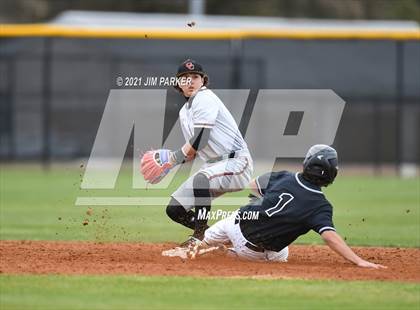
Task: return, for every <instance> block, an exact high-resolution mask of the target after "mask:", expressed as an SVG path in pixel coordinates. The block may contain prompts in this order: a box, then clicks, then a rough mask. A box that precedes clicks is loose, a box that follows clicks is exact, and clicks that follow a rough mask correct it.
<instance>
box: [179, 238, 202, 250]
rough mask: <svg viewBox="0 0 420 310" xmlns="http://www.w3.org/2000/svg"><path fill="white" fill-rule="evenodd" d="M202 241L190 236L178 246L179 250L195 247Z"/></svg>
mask: <svg viewBox="0 0 420 310" xmlns="http://www.w3.org/2000/svg"><path fill="white" fill-rule="evenodd" d="M201 243H202V241H201V240H200V239H197V238H196V237H193V236H190V237H189V238H188V239H187V240H186V241H184V242H183V243H181V244H180V247H181V248H188V247H193V246H195V245H200V244H201Z"/></svg>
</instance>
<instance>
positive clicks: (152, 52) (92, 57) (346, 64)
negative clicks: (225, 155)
mask: <svg viewBox="0 0 420 310" xmlns="http://www.w3.org/2000/svg"><path fill="white" fill-rule="evenodd" d="M419 55H420V42H419V41H405V42H404V41H399V43H397V42H396V41H381V40H375V41H367V40H280V39H278V40H246V41H243V42H238V41H236V42H231V41H229V40H225V41H223V40H209V41H202V40H195V41H194V40H193V41H190V40H148V39H142V40H126V39H65V38H54V39H51V38H50V39H47V40H45V39H43V38H19V39H1V40H0V57H1V58H0V74H1V80H0V100H1V101H0V103H1V119H0V137H1V141H0V156H1V158H2V159H26V158H42V156H44V157H45V156H46V157H51V158H52V159H62V158H69V157H70V158H71V157H76V156H88V155H89V153H90V150H91V147H92V144H93V140H94V138H95V135H96V131H97V128H98V125H99V121H100V119H101V116H102V113H103V109H104V105H105V101H106V99H107V96H108V93H109V89H110V88H118V87H117V86H116V85H115V79H116V77H118V76H123V77H130V76H133V77H135V76H142V77H146V76H162V75H163V76H170V75H173V74H174V72H175V70H176V67H177V65H178V63H179V62H180V61H182V60H183V59H185V58H187V57H192V58H194V59H196V60H198V61H200V62H202V63H203V65H204V66H205V68H206V70H207V71H208V73H209V76H210V80H211V87H212V88H223V89H225V88H250V89H252V90H258V89H263V88H269V89H273V88H275V89H277V88H278V89H332V90H334V91H335V92H336V93H337V94H338V95H339V96H341V97H342V98H343V99H344V100H345V101H346V102H347V105H346V108H345V111H344V114H343V117H342V122H341V124H340V127H339V130H338V133H337V136H336V140H335V143H334V145H335V146H336V147H337V149H338V150H339V152H340V154H341V159H342V160H343V161H348V162H349V161H351V162H372V161H379V162H392V161H396V160H404V161H418V158H419V154H420V150H419V149H420V146H419V141H420V138H419V132H420V130H419V129H420V128H419V123H420V122H419V119H420V118H419V117H420V57H419ZM45 103H47V104H48V103H50V113H47V114H45V108H46V106H45ZM181 104H182V99H181V98H179V96H177V94H176V93H175V92H174V91H173V90H172V89H170V90H169V95H168V102H167V109H168V112H169V111H171V112H173V113H174V115H176V112H177V109H178V108H179V105H181ZM151 108H153V105H151ZM266 113H270V111H266ZM260 121H261V122H264V116H263V115H262V116H261V120H260ZM398 128H399V129H398ZM397 136H398V138H397ZM45 139H47V140H45ZM44 141H50V142H49V143H48V144H47V146H46V145H45V144H44ZM261 143H263V142H261ZM261 147H264V148H269V147H270V145H269V144H266V143H265V144H264V143H263V144H262V145H261ZM397 149H398V150H399V151H398V152H397ZM398 155H399V156H398Z"/></svg>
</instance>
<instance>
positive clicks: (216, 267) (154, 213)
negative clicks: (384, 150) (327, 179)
mask: <svg viewBox="0 0 420 310" xmlns="http://www.w3.org/2000/svg"><path fill="white" fill-rule="evenodd" d="M79 165H80V164H79V163H74V164H66V165H59V166H58V165H57V166H53V167H52V168H51V169H50V170H49V171H44V170H42V169H41V168H40V167H39V166H37V165H2V166H0V199H1V200H0V206H1V209H0V236H1V241H0V273H1V275H0V308H1V309H139V308H144V309H149V308H155V309H185V308H190V309H196V308H199V309H214V308H217V309H280V308H283V309H289V308H308V309H321V308H323V309H325V308H343V309H419V307H420V179H419V178H414V179H407V180H404V179H399V178H397V177H391V176H383V177H372V176H348V175H347V176H346V175H345V174H344V176H340V177H338V178H337V180H336V182H335V183H334V185H333V186H331V187H328V188H327V189H325V193H326V195H327V197H328V198H329V200H330V201H331V203H332V204H333V205H334V220H335V222H334V223H335V226H336V228H337V231H338V232H339V233H340V234H341V235H342V236H343V237H344V238H345V239H346V241H347V243H348V244H350V245H351V246H353V247H354V249H355V251H356V252H357V253H358V254H359V255H361V256H362V257H363V258H366V259H369V260H370V261H373V262H377V263H380V264H383V265H386V266H388V269H384V270H370V269H369V270H368V269H361V268H358V267H355V266H353V265H351V264H350V263H348V262H346V261H344V259H342V258H340V257H339V256H338V255H336V254H335V253H333V252H332V251H330V250H329V249H328V248H327V247H325V246H324V245H322V240H321V239H320V238H319V236H318V235H317V234H315V233H309V234H308V235H306V236H304V237H303V238H300V239H298V240H297V242H296V243H295V244H294V245H293V246H292V247H291V249H290V258H289V262H288V263H265V264H263V263H255V262H243V261H239V260H234V259H233V258H228V257H224V256H221V255H220V254H217V253H215V254H210V255H208V256H203V257H200V258H198V259H196V260H192V261H191V260H187V261H185V260H181V259H180V258H169V257H162V256H161V251H162V250H165V249H169V248H170V247H171V246H173V245H175V244H176V243H179V242H181V241H184V239H185V238H186V236H187V235H188V234H189V231H188V230H187V229H184V228H182V227H181V226H180V225H176V224H174V223H173V222H171V221H170V220H169V219H168V218H167V216H166V214H165V211H164V207H157V206H75V200H76V198H77V197H91V196H101V197H106V196H112V197H115V196H124V197H143V196H148V195H151V194H152V193H151V191H146V190H134V189H131V173H130V172H129V171H122V172H121V173H120V176H119V179H118V182H117V185H116V189H114V190H81V189H80V181H81V177H82V176H83V167H79ZM180 182H182V179H181V178H180V179H179V180H176V182H175V184H173V186H171V187H170V188H169V189H168V190H166V192H163V194H164V195H169V194H170V193H171V192H172V190H173V189H174V188H176V187H177V185H178V184H179V183H180ZM247 194H248V191H243V192H240V193H235V194H231V195H233V196H242V197H245V196H246V195H247ZM234 209H235V208H234V207H233V206H230V207H223V210H234Z"/></svg>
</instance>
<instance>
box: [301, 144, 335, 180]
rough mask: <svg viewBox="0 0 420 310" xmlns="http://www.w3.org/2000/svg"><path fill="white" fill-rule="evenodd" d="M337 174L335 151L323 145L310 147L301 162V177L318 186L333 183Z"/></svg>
mask: <svg viewBox="0 0 420 310" xmlns="http://www.w3.org/2000/svg"><path fill="white" fill-rule="evenodd" d="M337 172H338V156H337V151H336V150H334V149H333V148H332V147H331V146H328V145H325V144H316V145H314V146H312V147H311V148H310V149H309V151H308V153H307V154H306V157H305V160H304V161H303V177H304V178H305V179H306V180H308V181H309V182H311V183H313V184H315V185H318V186H328V185H329V184H331V183H333V182H334V179H335V177H336V176H337Z"/></svg>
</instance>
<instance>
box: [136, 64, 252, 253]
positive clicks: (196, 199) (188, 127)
mask: <svg viewBox="0 0 420 310" xmlns="http://www.w3.org/2000/svg"><path fill="white" fill-rule="evenodd" d="M176 76H177V78H179V79H180V83H179V84H178V85H177V86H176V89H177V90H178V91H179V92H180V93H181V94H182V95H183V96H184V97H185V99H186V100H187V102H186V103H185V104H184V106H183V107H182V109H181V110H180V112H179V120H180V124H181V129H182V133H183V135H184V138H185V140H186V143H185V144H184V145H183V146H182V148H180V149H179V150H177V151H174V152H172V151H169V150H158V151H150V152H148V153H146V154H145V156H143V159H142V173H143V175H144V177H145V179H146V180H148V181H150V182H151V183H156V182H158V181H160V180H161V179H162V177H163V176H164V175H166V174H167V173H168V172H169V170H170V169H171V168H172V167H174V166H175V165H178V164H182V163H184V162H186V161H189V160H192V159H194V158H195V156H196V155H198V156H199V157H200V158H201V159H202V160H203V161H204V162H205V163H204V165H203V166H202V167H201V169H200V170H199V171H198V172H197V173H195V174H194V175H192V176H191V177H190V178H189V179H187V180H186V181H185V182H184V183H183V184H182V185H181V186H180V187H179V188H178V190H176V191H175V192H174V193H173V194H172V198H171V201H170V203H169V205H168V206H167V208H166V213H167V214H168V216H169V217H170V218H171V219H172V220H174V221H175V222H177V223H179V224H181V225H184V226H186V227H188V228H191V229H193V230H194V233H193V235H192V236H191V237H190V238H189V239H188V240H187V241H186V242H184V243H183V244H182V245H181V246H188V245H190V244H194V243H199V242H200V240H202V239H203V237H204V231H205V230H206V229H207V228H208V226H207V219H206V218H199V217H198V214H203V211H204V213H207V212H208V211H210V207H211V201H212V199H214V198H216V197H218V196H220V195H222V194H224V193H226V192H231V191H239V190H242V189H243V188H244V187H245V186H246V185H248V183H249V181H250V180H251V176H252V172H253V163H252V158H251V155H250V153H249V151H248V146H247V144H246V142H245V141H244V139H243V137H242V135H241V133H240V131H239V129H238V126H237V124H236V122H235V120H234V118H233V117H232V115H231V114H230V112H229V111H228V110H227V108H226V107H225V105H224V104H223V102H222V101H221V100H220V99H219V98H218V97H217V96H216V94H215V93H214V92H212V91H211V90H210V89H208V88H207V87H206V85H207V84H208V76H207V74H206V73H205V71H204V70H203V68H202V66H201V65H200V64H199V63H197V62H195V61H193V60H191V59H187V60H185V61H184V62H183V63H182V64H181V65H180V66H179V68H178V72H177V75H176ZM156 162H158V164H159V169H155V168H156ZM154 170H156V171H154ZM192 209H194V211H193V210H192Z"/></svg>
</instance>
